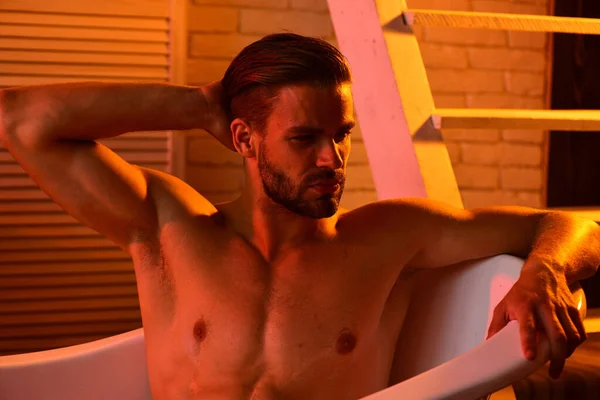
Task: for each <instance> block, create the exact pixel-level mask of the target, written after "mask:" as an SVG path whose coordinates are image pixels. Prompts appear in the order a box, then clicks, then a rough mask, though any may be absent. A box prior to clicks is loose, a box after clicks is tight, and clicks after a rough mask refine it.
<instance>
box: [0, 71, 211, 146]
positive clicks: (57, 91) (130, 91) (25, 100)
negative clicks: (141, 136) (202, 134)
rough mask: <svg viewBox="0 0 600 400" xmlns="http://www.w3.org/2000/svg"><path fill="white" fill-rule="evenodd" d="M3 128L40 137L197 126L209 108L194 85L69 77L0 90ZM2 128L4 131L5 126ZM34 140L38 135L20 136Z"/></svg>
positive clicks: (98, 136)
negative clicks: (63, 81)
mask: <svg viewBox="0 0 600 400" xmlns="http://www.w3.org/2000/svg"><path fill="white" fill-rule="evenodd" d="M0 107H1V108H2V109H1V110H0V111H1V112H2V116H3V118H4V120H5V121H3V123H4V128H5V130H10V129H8V128H7V125H10V127H11V128H13V129H12V131H16V130H17V129H18V128H19V127H27V129H21V132H27V133H26V134H29V135H40V136H43V138H41V139H44V140H48V139H50V140H52V139H82V140H96V139H103V138H108V137H113V136H118V135H120V134H123V133H126V132H135V131H161V130H185V129H193V128H199V127H201V125H202V123H203V120H202V118H203V116H204V115H205V114H206V113H207V112H208V110H207V102H206V100H205V99H204V96H203V95H202V92H201V91H200V89H198V88H194V87H190V86H176V85H170V84H164V83H153V84H140V83H96V82H85V83H68V84H55V85H41V86H25V87H19V88H10V89H4V90H1V91H0ZM5 134H6V132H5ZM22 139H27V141H30V140H31V141H34V140H38V139H40V138H37V137H36V138H22Z"/></svg>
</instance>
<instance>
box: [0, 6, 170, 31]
mask: <svg viewBox="0 0 600 400" xmlns="http://www.w3.org/2000/svg"><path fill="white" fill-rule="evenodd" d="M0 21H2V23H3V24H10V25H37V26H75V27H82V28H102V29H110V28H115V29H124V28H127V29H137V30H148V31H159V32H165V31H167V30H168V29H169V26H168V24H167V20H166V19H165V18H135V17H105V16H96V15H66V14H51V13H44V14H43V18H40V15H39V14H34V13H31V12H27V13H24V12H18V11H6V10H4V11H2V10H0Z"/></svg>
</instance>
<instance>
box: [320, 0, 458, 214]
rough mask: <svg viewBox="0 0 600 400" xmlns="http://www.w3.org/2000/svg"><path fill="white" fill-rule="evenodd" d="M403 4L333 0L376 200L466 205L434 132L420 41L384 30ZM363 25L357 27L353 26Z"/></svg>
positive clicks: (381, 0)
mask: <svg viewBox="0 0 600 400" xmlns="http://www.w3.org/2000/svg"><path fill="white" fill-rule="evenodd" d="M404 10H406V3H405V2H404V1H399V0H376V1H374V0H354V1H352V6H351V7H348V2H346V1H341V0H329V11H330V15H331V18H332V21H333V25H334V28H335V31H336V37H337V41H338V44H339V47H340V49H341V51H342V53H344V55H345V56H346V57H347V58H348V60H349V63H350V67H351V69H352V73H353V81H354V82H353V94H354V102H355V108H356V113H357V115H358V120H359V123H360V126H361V130H362V132H363V140H364V143H365V148H366V152H367V156H368V158H369V164H370V167H371V172H372V174H373V181H374V183H375V189H376V191H377V196H378V198H379V199H387V198H398V197H430V198H433V199H436V200H439V201H444V202H446V203H448V204H451V205H454V206H457V207H462V201H461V198H460V194H459V192H458V187H457V185H456V180H455V177H454V173H453V171H452V165H451V163H450V158H449V156H448V152H447V150H446V147H445V145H444V143H443V140H442V137H441V135H440V133H439V132H438V131H436V130H435V128H434V127H433V125H432V123H431V121H430V116H431V115H432V113H433V110H434V104H433V98H432V96H431V90H430V87H429V83H428V81H427V74H426V71H425V67H424V65H423V60H422V58H421V53H420V51H419V46H418V43H417V40H416V38H415V36H414V35H413V34H412V32H410V29H409V30H407V31H406V32H402V33H400V32H398V31H397V30H394V29H382V28H381V27H382V26H386V24H387V23H388V22H390V21H393V20H394V19H395V18H396V17H397V16H398V15H399V14H400V13H402V11H404ZM357 26H360V29H357V28H356V27H357Z"/></svg>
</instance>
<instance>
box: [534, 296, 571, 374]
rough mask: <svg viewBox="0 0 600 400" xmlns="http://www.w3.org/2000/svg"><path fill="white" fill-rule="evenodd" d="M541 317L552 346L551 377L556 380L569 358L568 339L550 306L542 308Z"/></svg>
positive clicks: (540, 310)
mask: <svg viewBox="0 0 600 400" xmlns="http://www.w3.org/2000/svg"><path fill="white" fill-rule="evenodd" d="M539 317H540V322H541V324H542V326H543V327H544V330H545V331H546V335H547V336H548V341H549V344H550V377H551V378H554V379H556V378H558V377H559V376H560V373H561V372H562V369H563V367H564V365H565V359H566V358H567V337H566V335H565V332H564V330H563V328H562V325H561V324H560V322H559V320H558V317H557V315H556V313H555V312H554V311H553V310H552V309H551V308H550V307H549V306H542V307H540V309H539Z"/></svg>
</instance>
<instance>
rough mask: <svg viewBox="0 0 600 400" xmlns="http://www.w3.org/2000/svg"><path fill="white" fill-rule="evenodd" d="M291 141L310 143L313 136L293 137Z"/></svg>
mask: <svg viewBox="0 0 600 400" xmlns="http://www.w3.org/2000/svg"><path fill="white" fill-rule="evenodd" d="M293 139H294V140H297V141H299V142H310V141H311V140H313V139H314V136H313V135H302V136H294V137H293Z"/></svg>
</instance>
